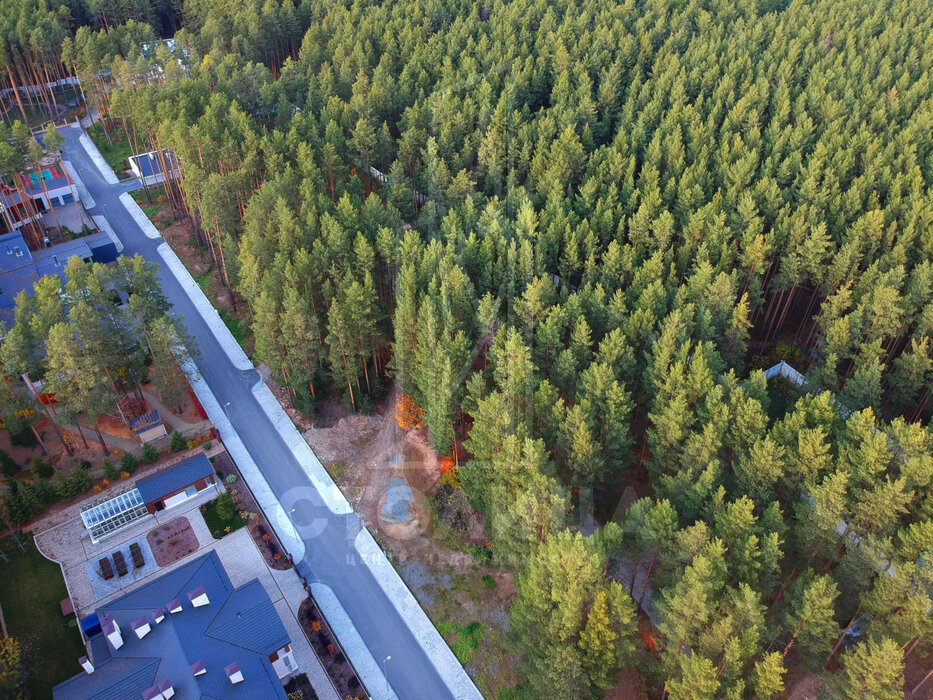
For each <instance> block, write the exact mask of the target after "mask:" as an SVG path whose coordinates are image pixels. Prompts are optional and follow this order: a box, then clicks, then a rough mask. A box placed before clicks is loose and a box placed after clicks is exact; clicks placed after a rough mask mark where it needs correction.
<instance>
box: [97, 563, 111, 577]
mask: <svg viewBox="0 0 933 700" xmlns="http://www.w3.org/2000/svg"><path fill="white" fill-rule="evenodd" d="M97 564H98V566H100V575H101V576H103V578H104V581H109V580H110V579H112V578H113V567H112V566H110V559H109V558H107V557H104V558H103V559H101V560H100V561H98V562H97Z"/></svg>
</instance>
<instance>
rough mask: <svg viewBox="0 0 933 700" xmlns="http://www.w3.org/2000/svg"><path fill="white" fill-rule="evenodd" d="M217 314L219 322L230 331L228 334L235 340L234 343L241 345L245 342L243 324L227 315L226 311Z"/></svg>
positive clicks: (222, 310)
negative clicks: (225, 325) (221, 321)
mask: <svg viewBox="0 0 933 700" xmlns="http://www.w3.org/2000/svg"><path fill="white" fill-rule="evenodd" d="M218 313H219V314H220V318H221V320H223V322H224V323H225V324H227V328H228V329H229V330H230V334H231V335H232V336H233V337H234V338H235V339H236V342H238V343H239V344H240V345H243V343H244V342H246V330H245V329H244V328H243V324H242V323H240V322H239V321H238V320H237V319H235V318H233V316H231V315H230V314H228V313H227V310H226V309H221V310H220V311H219V312H218Z"/></svg>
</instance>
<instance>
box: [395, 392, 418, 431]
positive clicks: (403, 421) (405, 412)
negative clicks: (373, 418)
mask: <svg viewBox="0 0 933 700" xmlns="http://www.w3.org/2000/svg"><path fill="white" fill-rule="evenodd" d="M423 417H424V411H423V410H422V409H421V407H420V406H419V405H418V404H417V403H415V399H414V398H412V397H411V396H410V395H408V394H401V395H400V396H399V397H398V400H397V401H396V402H395V420H396V421H398V427H400V428H401V429H402V430H413V429H417V428H420V427H422V426H423V425H424V422H423V421H422V418H423Z"/></svg>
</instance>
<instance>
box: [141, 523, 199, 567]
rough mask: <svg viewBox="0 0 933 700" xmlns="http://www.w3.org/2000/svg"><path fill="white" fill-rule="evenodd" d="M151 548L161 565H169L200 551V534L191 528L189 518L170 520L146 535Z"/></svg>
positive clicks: (157, 562)
mask: <svg viewBox="0 0 933 700" xmlns="http://www.w3.org/2000/svg"><path fill="white" fill-rule="evenodd" d="M146 541H147V542H148V543H149V549H151V550H152V556H153V557H154V558H155V561H156V564H158V565H159V566H168V565H169V564H172V563H174V562H176V561H178V560H179V559H181V558H182V557H186V556H188V555H189V554H191V553H192V552H196V551H198V546H199V545H198V536H197V535H196V534H195V532H194V530H192V529H191V523H189V522H188V518H186V517H184V516H182V517H180V518H175V519H174V520H169V521H168V522H167V523H165V524H164V525H159V527H157V528H155V529H153V530H151V531H150V532H149V534H148V535H146Z"/></svg>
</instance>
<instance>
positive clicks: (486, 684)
mask: <svg viewBox="0 0 933 700" xmlns="http://www.w3.org/2000/svg"><path fill="white" fill-rule="evenodd" d="M267 383H269V382H268V381H267ZM270 387H271V384H270ZM286 393H287V392H286ZM277 395H279V394H278V393H277ZM395 398H396V392H395V391H394V390H393V391H392V392H391V393H390V395H389V396H388V397H387V399H386V401H385V403H384V404H383V405H382V406H380V407H379V409H378V410H377V412H376V414H375V415H373V416H359V415H352V414H348V413H347V412H346V411H345V410H341V408H340V405H339V404H336V405H334V406H330V405H329V404H327V405H326V406H324V405H322V404H319V408H322V407H325V408H326V407H327V406H329V408H327V410H326V411H325V416H324V418H323V419H322V418H320V417H319V419H318V420H317V421H316V423H317V425H318V426H320V425H326V426H328V427H313V428H308V429H306V430H304V431H303V435H304V437H305V439H306V440H307V441H308V444H309V445H310V446H311V448H312V449H313V450H314V453H315V454H316V455H317V456H318V458H319V459H320V460H321V462H322V464H323V465H324V467H325V468H326V469H327V470H328V472H329V473H330V474H331V476H332V477H334V480H335V481H336V482H337V485H338V486H340V488H341V490H342V491H343V493H344V494H345V495H346V496H347V499H348V500H349V501H350V502H351V504H352V505H353V507H354V509H355V510H356V512H357V514H358V515H359V516H360V518H361V519H362V520H363V521H364V522H365V523H366V526H367V527H368V528H369V530H370V532H372V533H373V535H374V536H375V537H376V539H377V541H378V542H379V544H380V546H381V547H382V548H383V550H384V551H385V552H386V554H387V556H388V557H389V559H390V561H391V562H392V563H393V565H394V566H395V568H396V569H397V570H398V572H399V574H400V575H401V576H402V578H403V580H404V581H405V582H406V584H407V585H408V587H409V588H410V589H411V591H412V593H414V595H415V597H416V598H417V599H418V602H419V603H420V604H421V606H422V607H423V608H424V609H425V611H426V612H427V613H428V615H429V616H430V618H431V620H432V621H433V622H434V623H435V625H437V627H438V630H439V631H440V632H441V634H442V636H443V637H444V639H445V640H446V641H447V643H448V644H450V645H451V647H452V648H453V649H454V653H455V654H457V656H458V658H459V659H460V661H461V662H462V663H463V664H464V666H465V667H466V669H467V672H468V673H469V674H470V675H471V677H473V679H474V680H475V681H476V682H477V684H478V686H479V688H480V691H481V692H483V694H484V695H486V696H487V697H492V696H494V695H495V694H496V692H497V691H498V689H501V688H502V687H504V686H514V685H515V683H516V682H517V677H516V673H515V667H516V663H517V657H516V656H515V655H514V654H512V653H510V652H509V651H508V650H506V648H505V644H504V639H503V637H504V635H505V633H506V632H507V630H508V606H509V605H510V604H511V601H512V599H513V598H514V595H515V588H514V585H513V583H512V577H511V575H510V574H509V573H508V572H506V571H503V570H501V569H497V568H495V567H493V566H490V565H489V562H488V560H487V557H486V556H485V554H486V549H485V544H486V539H487V538H486V534H485V533H484V532H483V529H482V521H481V519H480V518H479V516H475V515H474V516H473V517H472V518H471V519H470V527H469V528H468V530H467V532H463V533H460V532H454V531H452V530H451V529H450V528H448V527H447V526H445V525H443V524H442V523H436V522H435V518H434V517H433V512H432V508H431V503H430V497H431V494H433V493H434V491H435V490H436V489H437V485H438V482H439V480H440V472H439V468H438V467H439V457H438V455H437V453H436V452H435V451H434V450H433V448H432V447H431V444H430V442H429V440H428V438H427V436H426V434H425V433H424V431H419V430H411V431H404V430H401V429H400V428H399V427H398V423H397V422H396V420H395V418H394V407H395ZM281 400H282V397H281V396H280V401H281ZM393 479H404V483H405V484H407V487H408V488H410V490H411V494H410V496H411V498H410V501H408V502H407V504H406V505H407V508H408V513H407V514H406V518H407V519H406V520H405V521H404V522H391V521H389V520H387V519H386V517H384V516H385V515H386V513H384V512H383V507H384V506H385V505H386V488H387V487H388V486H389V485H390V482H392V480H393ZM394 483H398V482H394ZM407 516H410V517H407ZM474 642H475V643H474Z"/></svg>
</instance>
